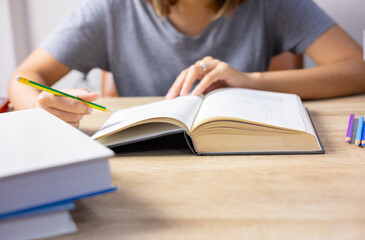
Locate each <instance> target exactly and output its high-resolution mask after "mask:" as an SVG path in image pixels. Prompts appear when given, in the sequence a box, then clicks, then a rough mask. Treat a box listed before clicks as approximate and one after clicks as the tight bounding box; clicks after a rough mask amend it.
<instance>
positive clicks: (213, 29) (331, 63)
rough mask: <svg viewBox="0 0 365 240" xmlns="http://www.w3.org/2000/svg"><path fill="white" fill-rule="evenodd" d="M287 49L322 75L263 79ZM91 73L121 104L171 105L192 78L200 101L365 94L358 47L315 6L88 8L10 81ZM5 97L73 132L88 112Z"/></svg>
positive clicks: (111, 2) (20, 93)
mask: <svg viewBox="0 0 365 240" xmlns="http://www.w3.org/2000/svg"><path fill="white" fill-rule="evenodd" d="M287 50H290V51H292V52H294V53H302V52H305V53H306V54H308V55H309V56H310V57H311V58H312V59H313V60H314V62H315V63H317V64H318V67H316V68H312V69H303V70H292V71H278V72H265V70H266V69H267V67H268V64H269V61H270V59H271V57H272V56H274V55H277V54H279V53H281V52H283V51H287ZM189 65H191V66H190V67H188V68H186V69H185V70H184V67H186V66H189ZM95 67H99V68H102V69H105V70H108V71H111V72H113V74H114V78H115V81H116V86H117V89H118V93H119V94H120V95H121V96H151V95H164V94H166V92H167V95H166V97H167V98H168V99H172V98H174V97H176V96H178V95H186V94H187V93H188V92H190V91H191V90H192V88H193V87H192V86H193V83H194V82H195V81H196V80H197V79H200V80H201V81H200V82H199V84H198V85H197V86H196V87H195V88H193V90H192V94H196V95H198V94H200V93H204V92H207V91H209V90H212V89H214V88H217V87H225V86H231V87H245V88H254V89H261V90H269V91H280V92H291V93H296V94H298V95H299V96H300V97H302V98H306V99H308V98H310V99H315V98H329V97H336V96H342V95H349V94H357V93H363V92H365V81H364V80H365V79H364V76H365V64H364V62H363V61H362V56H361V48H360V46H358V45H357V44H356V43H355V42H354V41H353V40H352V39H351V38H350V37H349V36H348V35H347V34H346V33H345V32H344V31H343V30H342V29H341V28H340V27H338V26H337V25H336V24H335V23H334V22H333V20H332V19H330V18H329V17H328V16H327V15H326V14H325V13H323V12H322V10H321V9H319V8H318V7H317V6H316V5H315V4H314V3H313V2H312V1H311V0H291V1H286V0H200V1H195V0H150V1H146V0H122V1H120V0H108V1H99V0H89V1H85V2H83V3H82V4H81V5H80V6H79V7H78V8H77V9H75V10H74V12H73V13H72V14H71V16H70V17H69V18H68V19H67V20H66V21H65V22H64V23H63V24H62V25H61V26H60V27H59V28H58V29H57V30H56V31H55V32H54V33H53V34H52V35H51V36H50V37H49V38H48V39H46V40H45V42H44V43H43V44H42V45H41V47H40V48H38V49H36V50H35V51H34V52H33V53H32V54H31V55H30V56H29V57H28V58H27V59H26V60H25V61H24V62H23V63H22V64H21V65H20V66H19V68H18V69H17V70H16V72H15V73H14V75H15V74H17V75H23V76H25V77H28V78H30V79H32V80H33V81H37V82H40V83H43V84H46V85H52V84H54V83H55V82H56V81H57V80H59V79H60V78H61V77H63V76H64V75H65V74H67V73H68V72H69V71H70V70H71V69H77V70H80V71H82V72H84V73H87V72H88V71H89V70H90V69H92V68H95ZM176 76H178V77H177V78H176ZM175 78H176V80H175V82H174V81H173V80H174V79H175ZM171 85H172V86H171ZM170 87H171V88H170ZM67 91H68V92H69V93H71V94H75V95H78V96H79V97H81V98H83V99H84V100H86V101H94V100H96V99H97V98H98V96H97V95H96V94H94V93H89V92H87V91H86V90H81V89H76V90H75V89H73V90H67ZM9 95H10V98H11V101H12V103H13V105H14V106H15V108H16V109H25V108H31V107H42V108H44V109H46V110H47V111H49V112H51V113H52V114H54V115H56V116H58V117H59V118H61V119H63V120H65V121H66V122H69V123H70V124H71V125H73V126H75V127H78V124H79V121H80V119H81V118H82V117H83V116H84V115H85V114H89V113H90V112H91V109H90V108H89V107H88V106H86V105H85V104H82V103H79V102H77V101H74V100H72V99H69V98H63V97H56V96H53V95H51V94H48V93H45V92H42V93H40V92H38V91H37V90H35V89H32V88H29V87H27V86H19V85H18V84H17V83H15V82H14V81H10V83H9Z"/></svg>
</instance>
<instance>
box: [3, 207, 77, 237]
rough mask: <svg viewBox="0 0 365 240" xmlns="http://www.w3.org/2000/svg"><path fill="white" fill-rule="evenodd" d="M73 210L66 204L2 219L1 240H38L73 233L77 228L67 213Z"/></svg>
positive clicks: (28, 211)
mask: <svg viewBox="0 0 365 240" xmlns="http://www.w3.org/2000/svg"><path fill="white" fill-rule="evenodd" d="M74 208H75V205H74V204H73V203H72V202H66V203H63V204H55V205H52V206H49V207H43V208H38V209H34V210H27V211H23V212H20V213H17V214H11V215H8V216H6V217H2V218H0V236H1V239H7V240H21V239H38V238H48V237H55V236H58V235H62V234H68V233H74V232H76V231H77V227H76V225H75V223H74V221H73V219H72V217H71V216H70V213H69V212H68V210H71V209H74Z"/></svg>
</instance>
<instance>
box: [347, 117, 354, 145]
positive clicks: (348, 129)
mask: <svg viewBox="0 0 365 240" xmlns="http://www.w3.org/2000/svg"><path fill="white" fill-rule="evenodd" d="M354 118H355V115H354V114H351V115H350V120H349V126H348V128H347V134H346V142H348V143H350V142H351V138H352V131H353V130H354Z"/></svg>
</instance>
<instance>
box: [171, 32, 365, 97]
mask: <svg viewBox="0 0 365 240" xmlns="http://www.w3.org/2000/svg"><path fill="white" fill-rule="evenodd" d="M305 52H306V53H307V54H308V55H309V56H310V57H311V58H312V59H313V60H314V62H315V63H316V64H317V65H318V67H315V68H311V69H301V70H287V71H276V72H263V73H242V72H239V71H237V70H236V69H234V68H232V67H231V66H230V65H228V64H227V63H224V62H221V61H219V60H216V59H213V58H210V57H207V58H204V59H203V60H202V61H204V63H205V64H206V66H207V67H206V71H205V72H204V71H203V67H202V66H201V64H200V62H201V61H198V62H197V63H196V64H194V65H192V66H191V67H189V68H188V69H186V70H184V71H183V72H182V73H181V74H180V75H179V76H178V78H177V79H176V81H175V83H174V84H173V86H172V87H171V88H170V90H169V92H168V94H167V98H170V99H171V98H174V97H176V96H177V95H179V94H180V95H185V94H187V92H189V91H190V89H191V86H192V84H193V83H194V82H195V80H196V79H201V82H200V83H199V84H198V85H197V86H196V88H195V89H194V91H193V94H196V95H199V94H201V93H206V92H207V91H211V90H213V89H215V88H218V87H245V88H252V89H259V90H267V91H277V92H288V93H295V94H297V95H299V96H300V97H302V98H303V99H319V98H330V97H337V96H344V95H351V94H358V93H365V62H364V61H363V60H362V50H361V47H360V46H359V45H358V44H357V43H356V42H355V41H354V40H353V39H352V38H351V37H350V36H349V35H348V34H347V33H345V32H344V31H343V30H342V29H341V28H340V27H339V26H337V25H336V26H334V27H332V28H330V29H329V30H328V31H327V32H325V33H324V34H322V35H321V36H320V37H319V38H318V39H317V40H316V41H314V42H313V43H312V44H311V45H310V46H309V47H308V48H307V49H306V51H305Z"/></svg>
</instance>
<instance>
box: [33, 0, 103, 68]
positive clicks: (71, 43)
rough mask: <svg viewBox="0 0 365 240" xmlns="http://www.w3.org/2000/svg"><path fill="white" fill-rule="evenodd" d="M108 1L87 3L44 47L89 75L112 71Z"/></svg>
mask: <svg viewBox="0 0 365 240" xmlns="http://www.w3.org/2000/svg"><path fill="white" fill-rule="evenodd" d="M105 2H106V1H100V0H85V1H83V2H81V4H79V5H78V6H77V7H76V8H75V9H74V10H73V11H72V13H71V14H70V15H69V16H68V17H67V19H66V20H65V21H64V22H63V23H62V24H61V25H60V26H59V27H58V28H57V29H56V30H55V31H53V33H51V34H50V35H49V36H48V37H47V38H46V39H45V40H44V41H43V42H42V44H41V46H40V47H41V48H43V49H44V50H45V51H47V52H48V53H50V54H51V55H52V56H53V57H55V58H56V59H57V60H59V61H60V62H62V63H63V64H65V65H66V66H68V67H70V68H72V69H76V70H79V71H81V72H84V73H87V72H88V71H90V70H91V69H92V68H102V69H105V70H108V68H109V67H108V65H109V64H108V56H107V39H106V38H107V31H108V30H107V26H106V23H107V21H106V19H107V17H108V16H107V14H106V7H105V6H104V3H105Z"/></svg>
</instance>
